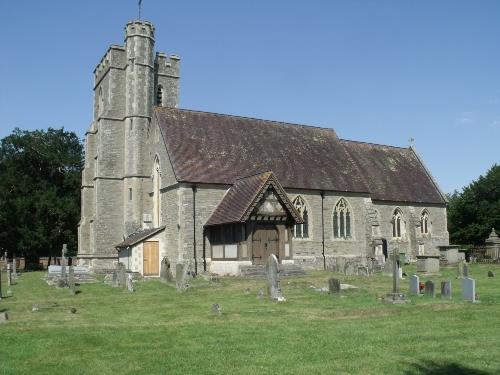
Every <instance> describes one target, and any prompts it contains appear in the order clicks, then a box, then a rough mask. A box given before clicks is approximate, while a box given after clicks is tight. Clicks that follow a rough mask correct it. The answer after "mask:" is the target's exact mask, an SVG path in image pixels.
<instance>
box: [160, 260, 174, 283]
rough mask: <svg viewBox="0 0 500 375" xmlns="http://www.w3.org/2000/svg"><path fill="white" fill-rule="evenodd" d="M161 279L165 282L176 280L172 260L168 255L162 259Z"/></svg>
mask: <svg viewBox="0 0 500 375" xmlns="http://www.w3.org/2000/svg"><path fill="white" fill-rule="evenodd" d="M160 280H161V281H162V282H164V283H171V282H172V281H174V276H173V275H172V271H171V270H170V262H169V260H168V258H167V257H164V258H163V259H162V260H161V268H160Z"/></svg>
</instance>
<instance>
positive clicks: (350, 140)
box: [339, 138, 410, 150]
mask: <svg viewBox="0 0 500 375" xmlns="http://www.w3.org/2000/svg"><path fill="white" fill-rule="evenodd" d="M339 141H341V142H352V143H364V144H367V145H373V146H384V147H391V148H399V149H402V150H409V149H410V148H409V147H403V146H393V145H385V144H382V143H375V142H366V141H355V140H353V139H345V138H339Z"/></svg>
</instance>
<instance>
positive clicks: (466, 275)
mask: <svg viewBox="0 0 500 375" xmlns="http://www.w3.org/2000/svg"><path fill="white" fill-rule="evenodd" d="M464 277H469V265H468V264H467V263H464Z"/></svg>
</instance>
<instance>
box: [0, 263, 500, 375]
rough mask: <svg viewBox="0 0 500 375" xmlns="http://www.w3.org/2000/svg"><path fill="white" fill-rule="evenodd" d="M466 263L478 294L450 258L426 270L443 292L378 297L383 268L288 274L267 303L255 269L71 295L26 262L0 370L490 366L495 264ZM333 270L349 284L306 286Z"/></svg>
mask: <svg viewBox="0 0 500 375" xmlns="http://www.w3.org/2000/svg"><path fill="white" fill-rule="evenodd" d="M489 269H492V270H493V271H495V273H496V277H495V278H488V277H487V271H488V270H489ZM405 271H406V272H408V273H409V274H410V273H411V272H412V271H414V267H410V266H408V267H406V268H405ZM471 274H472V275H473V277H475V278H476V290H477V293H478V295H479V298H480V300H481V303H478V304H471V303H466V302H462V301H461V297H460V282H459V280H456V279H455V269H454V268H448V269H442V272H441V274H440V275H437V276H433V277H432V278H431V279H432V280H433V281H435V282H436V284H437V285H436V290H438V294H439V283H440V281H441V280H445V279H451V280H452V288H453V300H452V301H441V300H440V299H439V295H438V296H437V298H436V299H434V300H433V299H430V298H427V297H416V296H412V297H411V300H412V301H411V303H410V304H407V305H386V304H383V303H382V302H381V301H380V300H379V299H378V297H380V296H382V295H383V294H385V293H387V292H390V291H391V285H392V281H391V278H390V277H387V276H382V275H377V276H374V277H370V278H367V277H354V276H351V277H349V276H343V275H339V274H332V273H329V272H322V271H318V272H313V273H311V274H310V275H309V276H307V277H302V278H286V279H284V280H282V289H283V293H284V295H285V296H286V298H287V301H286V302H283V303H277V302H272V301H268V300H267V299H266V298H264V299H257V298H256V294H257V292H258V291H259V290H260V289H262V290H265V283H264V280H251V279H242V278H222V279H221V282H220V283H219V284H214V285H212V286H208V287H207V286H204V285H203V282H202V280H201V279H200V278H198V279H197V280H195V281H194V282H193V284H194V285H195V287H193V288H191V289H188V290H187V291H186V292H184V293H182V294H181V293H177V292H176V290H175V288H173V287H171V286H169V285H165V284H162V283H161V282H159V281H157V280H150V281H142V282H138V283H136V289H137V291H136V292H135V293H129V292H127V291H124V290H122V289H117V288H112V287H111V286H108V285H104V284H103V283H99V284H88V285H81V286H80V287H79V289H80V293H78V294H77V295H75V296H72V295H70V293H69V291H68V290H67V289H56V288H54V287H49V286H48V285H47V284H46V283H45V281H44V280H43V277H44V276H45V274H44V273H41V272H33V273H24V274H23V275H22V276H21V277H20V278H19V279H18V281H17V284H16V285H14V286H13V287H12V289H13V292H14V296H13V297H10V298H5V299H3V300H2V301H0V311H8V313H9V315H10V320H9V322H7V323H5V324H0V373H2V374H9V373H36V374H45V373H46V374H96V373H98V374H136V373H144V374H160V373H161V374H231V373H233V374H234V373H238V374H357V373H363V374H499V373H500V267H499V266H479V265H473V266H472V267H471ZM333 275H336V276H335V277H339V278H340V279H341V281H342V282H343V283H349V284H353V285H356V286H358V287H359V289H351V290H347V291H344V292H343V293H342V296H341V297H332V296H331V295H329V294H327V293H321V292H318V291H315V290H314V289H312V288H310V285H315V286H317V287H321V286H325V285H326V283H327V279H328V277H332V276H333ZM3 276H4V275H3ZM426 280H427V278H426V277H422V278H421V281H426ZM3 281H4V282H5V277H3ZM246 288H250V290H251V293H250V294H245V289H246ZM2 289H3V291H4V294H5V291H6V286H5V284H4V285H3V288H2ZM402 289H403V292H406V291H407V289H408V280H403V281H402ZM216 302H217V303H219V304H220V305H221V307H222V314H221V315H219V316H216V315H214V314H212V312H211V307H212V304H213V303H216ZM34 303H36V304H39V305H40V307H41V309H40V311H38V312H32V311H31V307H32V305H33V304H34ZM71 307H75V308H76V309H77V312H76V313H75V314H71V313H70V312H69V310H70V308H71Z"/></svg>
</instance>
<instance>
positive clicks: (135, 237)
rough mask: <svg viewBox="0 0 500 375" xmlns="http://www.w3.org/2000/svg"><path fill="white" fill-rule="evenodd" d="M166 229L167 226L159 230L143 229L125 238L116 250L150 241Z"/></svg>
mask: <svg viewBox="0 0 500 375" xmlns="http://www.w3.org/2000/svg"><path fill="white" fill-rule="evenodd" d="M164 229H165V225H163V226H161V227H158V228H150V229H141V230H139V231H137V232H135V233H132V234H131V235H130V236H128V237H127V238H125V239H124V240H123V241H122V242H120V243H119V244H118V245H116V246H115V248H116V249H118V250H120V249H124V248H127V247H129V246H134V245H135V244H138V243H139V242H141V241H144V240H146V239H148V238H149V237H151V236H153V235H155V234H156V233H159V232H161V231H162V230H164Z"/></svg>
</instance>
